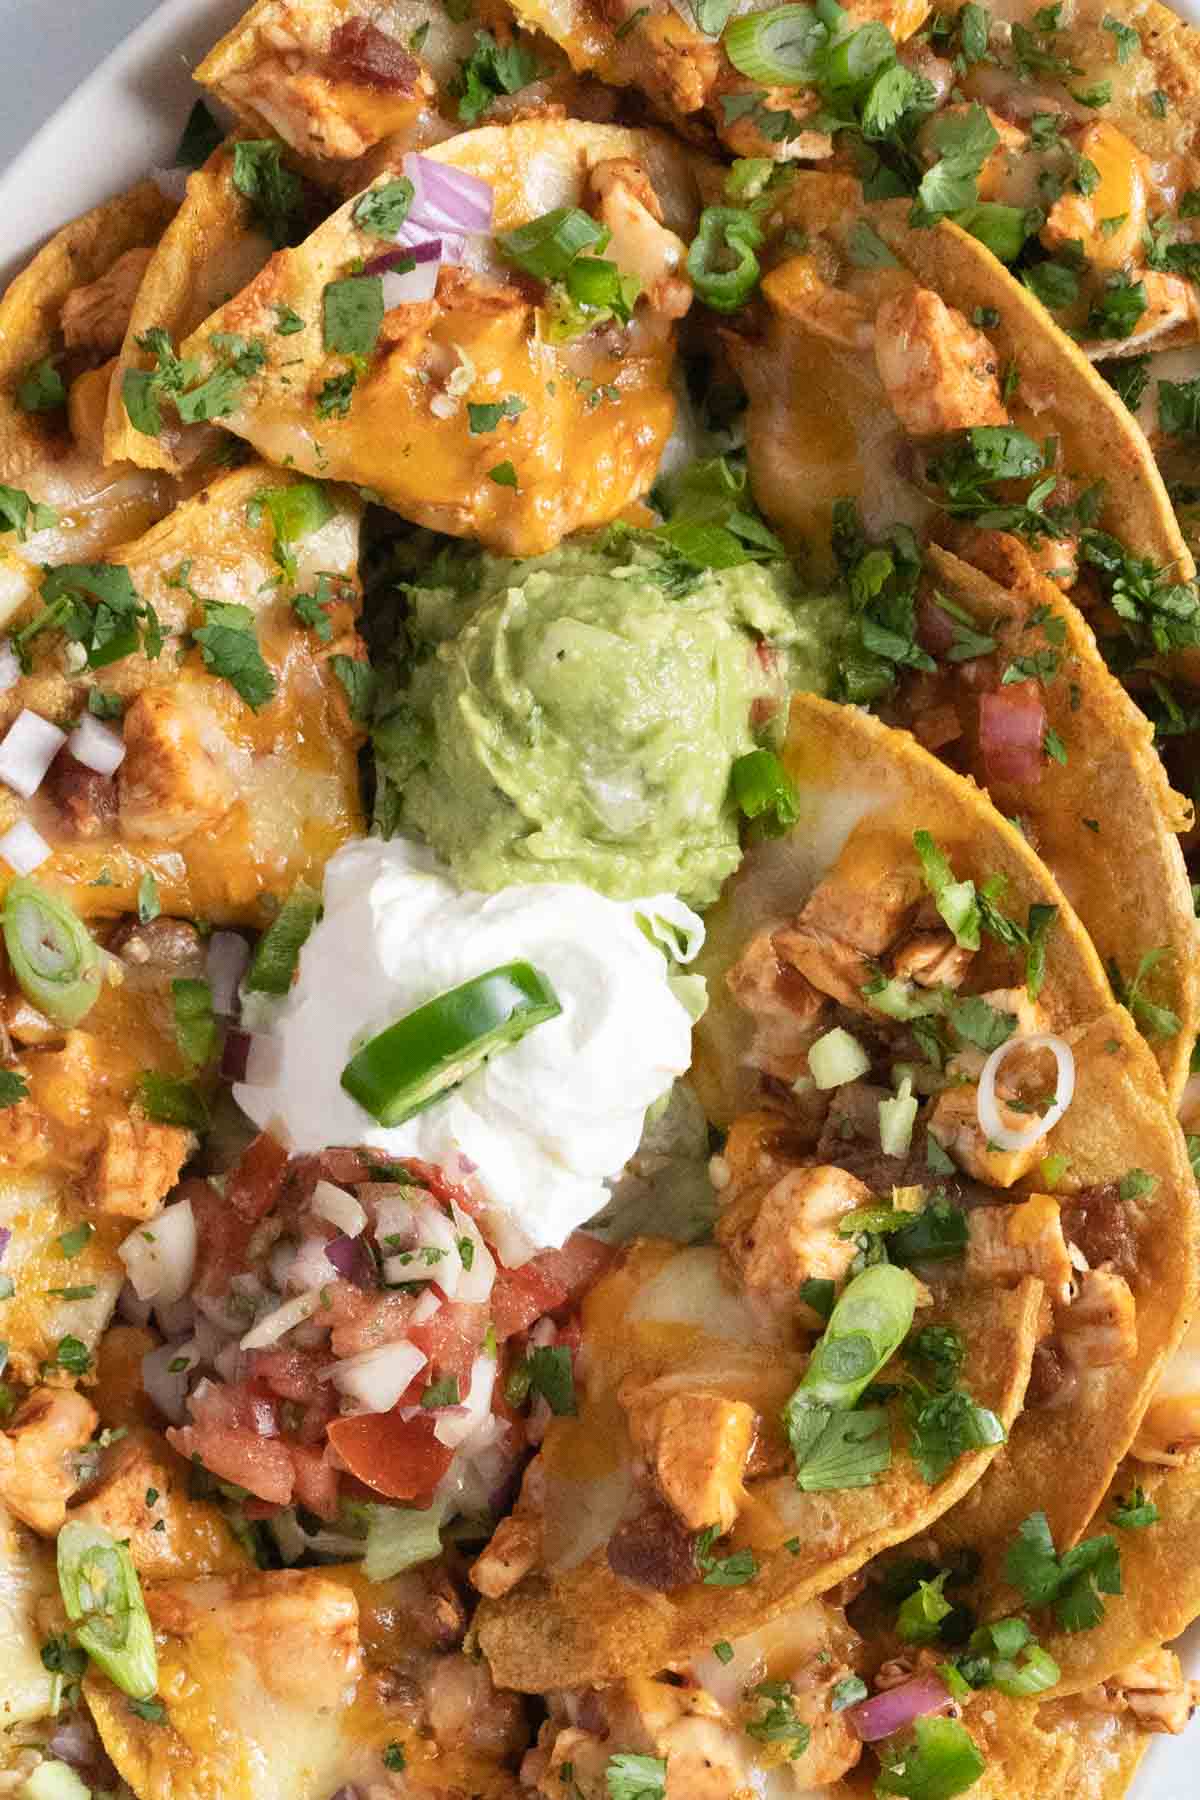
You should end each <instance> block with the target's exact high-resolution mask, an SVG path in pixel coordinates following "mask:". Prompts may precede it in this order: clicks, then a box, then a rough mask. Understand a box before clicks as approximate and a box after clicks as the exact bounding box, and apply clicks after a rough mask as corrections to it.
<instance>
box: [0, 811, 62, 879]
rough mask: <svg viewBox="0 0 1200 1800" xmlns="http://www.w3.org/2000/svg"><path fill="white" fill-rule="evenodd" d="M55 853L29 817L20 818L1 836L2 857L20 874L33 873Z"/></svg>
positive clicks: (0, 848)
mask: <svg viewBox="0 0 1200 1800" xmlns="http://www.w3.org/2000/svg"><path fill="white" fill-rule="evenodd" d="M53 855H54V851H53V848H52V847H51V845H49V844H48V843H47V842H46V840H45V838H44V837H43V836H42V834H41V832H40V831H38V830H37V828H36V827H35V826H33V825H31V824H30V823H29V820H28V819H18V820H17V822H16V824H15V825H13V826H10V827H9V829H8V830H7V831H6V832H5V833H4V836H3V837H0V857H3V859H4V861H5V862H6V863H7V864H8V866H9V868H10V869H15V870H16V872H17V874H18V875H32V874H33V871H34V870H35V869H40V868H41V866H42V864H43V863H44V862H46V861H48V860H49V858H50V857H52V856H53Z"/></svg>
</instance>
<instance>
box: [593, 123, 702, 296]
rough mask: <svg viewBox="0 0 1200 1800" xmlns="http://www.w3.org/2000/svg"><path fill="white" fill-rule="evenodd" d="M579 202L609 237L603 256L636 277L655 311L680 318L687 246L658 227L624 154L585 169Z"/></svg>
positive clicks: (651, 199) (649, 197)
mask: <svg viewBox="0 0 1200 1800" xmlns="http://www.w3.org/2000/svg"><path fill="white" fill-rule="evenodd" d="M585 203H586V205H587V206H588V207H589V209H590V210H591V212H592V214H593V215H594V217H595V218H596V219H597V220H598V221H599V223H600V224H601V225H604V226H606V227H607V228H608V230H609V231H610V232H611V233H612V237H611V241H610V242H609V244H608V247H607V249H606V251H605V255H606V256H608V257H610V258H611V260H612V261H613V262H615V263H616V264H617V265H618V267H619V268H620V269H621V270H622V271H623V272H624V273H625V274H627V275H636V276H637V278H638V280H639V281H640V282H641V284H642V291H643V293H645V294H646V296H647V297H648V299H649V301H650V304H651V306H652V307H653V308H654V310H655V312H657V313H662V314H663V316H664V317H665V318H668V319H682V317H683V315H684V313H686V312H687V310H688V308H689V307H690V306H691V304H692V284H691V282H690V281H689V280H688V279H687V276H686V275H685V274H683V273H682V272H681V271H682V270H683V267H684V264H685V263H686V261H687V245H686V244H685V243H684V241H683V239H682V238H680V237H676V235H675V233H674V232H673V231H668V230H667V228H666V226H665V225H664V224H663V222H662V220H663V213H662V207H661V205H660V204H659V200H658V196H657V194H656V193H655V192H654V186H653V184H652V182H651V180H650V177H649V176H648V175H647V173H646V171H645V169H644V168H643V167H642V165H641V164H640V163H639V162H636V161H635V160H634V159H633V158H632V157H630V156H614V157H610V158H609V159H608V160H607V161H606V162H600V163H597V164H596V166H595V167H594V168H593V169H590V170H589V171H588V185H587V191H586V196H585Z"/></svg>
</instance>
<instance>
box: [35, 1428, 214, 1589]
mask: <svg viewBox="0 0 1200 1800" xmlns="http://www.w3.org/2000/svg"><path fill="white" fill-rule="evenodd" d="M187 1478H188V1467H187V1464H186V1463H184V1462H181V1461H180V1459H179V1457H177V1456H174V1455H173V1454H172V1453H171V1451H170V1450H169V1449H168V1447H167V1445H166V1444H165V1443H164V1442H163V1440H162V1439H161V1438H160V1437H159V1436H158V1433H157V1432H153V1431H148V1430H132V1431H129V1432H128V1434H127V1435H126V1436H125V1437H122V1438H119V1439H118V1440H117V1442H116V1443H114V1444H111V1445H110V1446H109V1447H108V1448H107V1449H106V1450H105V1451H104V1452H103V1454H102V1458H101V1463H100V1468H99V1470H98V1471H97V1473H96V1475H95V1476H94V1478H93V1479H92V1480H91V1481H89V1482H88V1483H87V1485H86V1486H85V1487H83V1488H82V1489H81V1490H80V1492H79V1496H78V1498H77V1500H76V1501H75V1503H74V1504H73V1505H72V1507H71V1515H70V1516H71V1517H72V1518H73V1519H85V1520H87V1521H88V1522H89V1523H90V1524H93V1525H103V1526H105V1527H106V1528H107V1529H108V1530H109V1531H111V1532H112V1534H113V1536H114V1537H117V1538H120V1539H122V1540H124V1541H127V1542H128V1544H129V1553H130V1555H131V1556H132V1558H133V1562H134V1566H135V1568H136V1569H137V1571H138V1573H139V1574H140V1575H141V1576H142V1577H143V1579H145V1580H150V1581H162V1580H166V1579H169V1578H171V1577H173V1576H187V1575H218V1574H232V1573H233V1572H234V1571H235V1570H237V1569H240V1568H243V1567H244V1566H245V1563H246V1556H245V1552H244V1551H243V1550H242V1549H241V1548H240V1547H239V1545H238V1544H237V1543H236V1541H235V1539H234V1537H233V1534H232V1533H231V1532H230V1530H229V1527H228V1526H227V1525H226V1523H225V1521H224V1519H223V1518H222V1516H221V1514H220V1512H219V1511H218V1510H217V1508H216V1507H215V1506H213V1505H212V1504H211V1502H209V1501H206V1500H192V1499H190V1498H189V1497H188V1493H187Z"/></svg>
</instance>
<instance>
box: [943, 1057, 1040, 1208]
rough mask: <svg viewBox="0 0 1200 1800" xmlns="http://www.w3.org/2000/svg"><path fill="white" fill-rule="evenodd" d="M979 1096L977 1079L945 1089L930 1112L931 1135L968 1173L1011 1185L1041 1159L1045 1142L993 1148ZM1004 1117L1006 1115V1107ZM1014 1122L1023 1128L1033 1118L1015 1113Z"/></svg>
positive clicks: (990, 1182) (994, 1183) (991, 1182)
mask: <svg viewBox="0 0 1200 1800" xmlns="http://www.w3.org/2000/svg"><path fill="white" fill-rule="evenodd" d="M978 1098H979V1089H978V1087H977V1085H976V1084H975V1083H974V1082H967V1083H964V1084H962V1085H961V1086H959V1087H951V1088H945V1089H943V1091H942V1092H941V1093H940V1094H939V1095H938V1097H937V1099H936V1100H935V1101H934V1103H933V1110H932V1111H931V1113H930V1115H929V1130H930V1134H931V1135H932V1136H933V1137H935V1138H936V1139H937V1140H938V1143H939V1144H940V1145H941V1146H942V1149H943V1150H945V1151H946V1153H947V1155H949V1156H952V1157H953V1158H954V1160H955V1162H956V1163H957V1164H958V1166H959V1168H960V1169H964V1170H965V1171H966V1173H967V1174H968V1175H974V1176H975V1178H976V1180H977V1181H983V1182H986V1183H987V1185H988V1186H989V1187H999V1188H1009V1187H1011V1186H1012V1184H1013V1182H1014V1181H1019V1180H1020V1179H1021V1176H1022V1175H1025V1174H1027V1173H1028V1172H1029V1170H1030V1169H1032V1168H1033V1166H1034V1164H1035V1163H1037V1162H1040V1160H1041V1158H1042V1157H1043V1156H1044V1155H1045V1145H1044V1143H1043V1142H1042V1141H1041V1140H1039V1141H1038V1142H1037V1143H1035V1144H1032V1145H1030V1146H1028V1147H1027V1148H1026V1149H1024V1150H1001V1149H998V1148H997V1149H994V1150H989V1149H988V1140H987V1135H986V1133H985V1132H984V1129H983V1126H982V1125H981V1124H980V1123H979V1113H978V1110H977V1107H978ZM1000 1116H1001V1118H1003V1117H1004V1116H1005V1115H1004V1111H1003V1109H1001V1115H1000ZM1012 1123H1013V1125H1014V1126H1015V1127H1017V1128H1020V1127H1021V1126H1023V1125H1028V1123H1029V1120H1028V1118H1022V1117H1021V1116H1020V1115H1019V1114H1017V1113H1014V1114H1012Z"/></svg>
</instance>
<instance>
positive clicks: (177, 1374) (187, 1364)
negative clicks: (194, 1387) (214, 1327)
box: [142, 1344, 199, 1425]
mask: <svg viewBox="0 0 1200 1800" xmlns="http://www.w3.org/2000/svg"><path fill="white" fill-rule="evenodd" d="M198 1361H199V1358H198V1357H197V1355H196V1353H195V1350H194V1347H193V1346H192V1345H191V1344H162V1345H160V1346H159V1348H158V1349H157V1350H151V1351H149V1352H148V1353H147V1354H146V1355H145V1356H143V1358H142V1386H143V1387H144V1388H145V1390H146V1392H147V1393H148V1394H149V1396H150V1398H151V1400H153V1402H154V1404H155V1406H157V1408H158V1410H159V1412H160V1413H162V1415H163V1417H164V1418H165V1419H169V1420H170V1421H171V1423H172V1424H173V1425H182V1423H183V1420H184V1415H185V1413H186V1411H187V1387H188V1376H189V1375H190V1374H191V1372H192V1370H193V1369H194V1368H195V1367H196V1365H197V1363H198ZM175 1365H178V1366H175Z"/></svg>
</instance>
